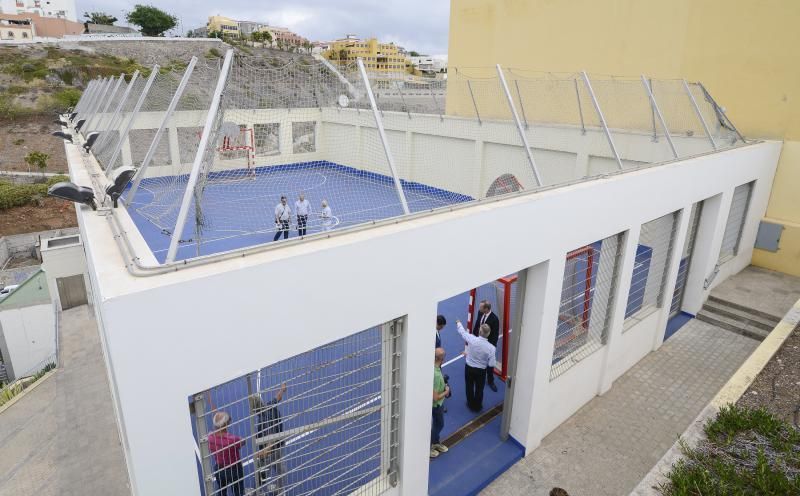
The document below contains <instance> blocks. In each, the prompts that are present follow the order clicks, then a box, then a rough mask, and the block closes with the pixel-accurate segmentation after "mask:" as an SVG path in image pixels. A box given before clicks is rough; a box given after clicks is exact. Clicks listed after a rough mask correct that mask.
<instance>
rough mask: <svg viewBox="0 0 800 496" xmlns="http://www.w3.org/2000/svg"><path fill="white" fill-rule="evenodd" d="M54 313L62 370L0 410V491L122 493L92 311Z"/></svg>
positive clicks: (40, 495)
mask: <svg viewBox="0 0 800 496" xmlns="http://www.w3.org/2000/svg"><path fill="white" fill-rule="evenodd" d="M61 319H62V320H61V322H62V325H61V357H62V364H63V368H61V369H59V370H58V371H57V372H56V373H55V374H54V375H53V376H52V377H50V378H49V379H48V380H46V381H45V382H44V383H42V384H40V385H39V386H38V387H36V388H35V389H33V390H32V391H30V392H29V393H28V394H27V395H25V397H23V398H21V399H20V400H19V401H18V402H17V403H16V404H14V405H13V406H11V408H9V409H8V410H6V411H5V412H3V413H2V414H0V496H12V495H13V496H22V495H37V496H56V495H58V496H72V495H82V496H83V495H109V496H110V495H114V496H118V495H119V496H124V495H126V494H130V489H129V488H128V475H127V471H126V468H125V460H124V458H123V453H122V447H121V446H120V442H119V436H118V434H117V424H116V422H115V420H114V412H113V409H112V403H111V401H112V400H111V392H110V390H109V387H108V380H107V376H106V369H105V364H104V363H103V356H102V353H101V349H100V340H99V336H98V333H97V326H96V324H95V320H94V315H93V314H91V313H90V311H89V309H88V307H86V306H85V305H84V306H81V307H77V308H73V309H70V310H66V311H64V312H63V313H62V317H61Z"/></svg>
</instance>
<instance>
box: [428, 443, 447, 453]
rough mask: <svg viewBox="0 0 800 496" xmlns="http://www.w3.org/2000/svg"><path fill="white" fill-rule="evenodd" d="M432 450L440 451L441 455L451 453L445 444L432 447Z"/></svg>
mask: <svg viewBox="0 0 800 496" xmlns="http://www.w3.org/2000/svg"><path fill="white" fill-rule="evenodd" d="M431 448H433V449H434V450H436V451H438V452H439V453H447V452H448V451H449V450H448V449H447V446H445V445H444V444H434V445H433V446H431Z"/></svg>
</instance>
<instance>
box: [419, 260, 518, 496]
mask: <svg viewBox="0 0 800 496" xmlns="http://www.w3.org/2000/svg"><path fill="white" fill-rule="evenodd" d="M517 284H518V277H517V274H511V275H508V276H504V277H501V278H499V279H497V280H495V281H491V282H488V283H486V284H483V285H481V286H479V287H477V288H472V289H470V290H468V291H465V292H463V293H461V294H458V295H456V296H453V297H451V298H448V299H446V300H444V301H441V302H440V303H439V305H438V314H439V315H440V316H442V317H444V320H445V321H446V323H445V324H444V326H443V327H442V329H441V330H439V331H438V333H439V339H440V342H441V347H442V348H443V349H444V351H445V356H444V360H443V361H442V363H441V371H442V374H443V376H444V377H445V378H446V379H447V384H448V386H449V387H450V391H451V395H450V397H448V398H445V399H444V403H443V405H442V408H443V417H444V425H443V428H442V429H441V432H440V433H439V440H440V443H441V444H442V445H444V446H445V448H446V449H447V451H446V452H440V453H438V454H436V455H435V456H434V454H433V453H432V456H431V463H430V469H429V479H428V493H429V494H430V495H432V496H436V495H446V494H473V493H475V492H477V490H479V489H480V488H482V487H484V486H485V485H486V484H488V482H490V481H491V480H493V479H494V478H495V477H496V476H497V475H499V474H500V473H502V472H503V471H505V470H506V469H507V468H508V467H509V466H511V465H512V464H513V463H515V462H516V461H517V460H519V459H520V458H521V457H522V456H523V453H524V449H523V448H522V446H520V445H519V444H518V443H516V442H515V441H514V440H513V439H509V438H508V437H507V436H504V433H503V422H502V420H503V410H504V408H507V405H508V403H507V401H506V400H507V398H508V395H507V388H506V381H507V378H508V371H509V362H510V359H511V355H512V353H514V351H515V350H514V344H513V342H514V340H513V339H512V338H513V337H514V334H513V333H514V325H513V322H514V321H515V315H516V310H517V306H518V304H519V299H518V295H519V291H518V287H517ZM457 322H460V323H461V326H462V327H463V328H464V330H465V332H467V333H470V334H471V335H473V336H475V337H474V338H472V339H478V336H479V335H480V331H479V329H480V327H481V325H482V324H486V325H487V326H489V329H490V333H489V336H487V337H485V338H484V339H485V341H487V342H489V344H492V345H493V346H494V356H493V358H494V367H493V368H492V369H491V376H490V375H489V373H488V371H487V372H486V374H485V379H484V381H481V382H480V383H479V384H478V386H480V384H483V387H482V391H481V392H482V397H481V398H480V399H479V400H478V402H479V405H475V404H474V403H475V398H474V397H473V398H471V399H472V400H473V404H469V403H470V402H469V401H468V397H467V388H468V384H467V383H468V380H469V381H470V382H472V380H470V379H468V378H467V375H468V374H469V373H473V372H474V371H472V372H470V371H468V367H467V365H468V364H467V356H466V354H465V353H466V352H468V351H469V348H468V347H469V345H468V344H467V343H466V342H465V339H464V338H463V337H462V336H461V335H460V334H459V332H458V330H457ZM433 324H434V322H431V325H432V326H433ZM482 346H483V345H482ZM472 358H476V357H472ZM470 363H474V361H473V360H471V361H470ZM472 368H473V369H474V368H475V367H472ZM490 377H491V379H490ZM476 406H479V407H480V408H476ZM432 442H433V440H432ZM432 451H436V450H435V449H434V450H432Z"/></svg>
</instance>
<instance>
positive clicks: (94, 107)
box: [81, 76, 114, 136]
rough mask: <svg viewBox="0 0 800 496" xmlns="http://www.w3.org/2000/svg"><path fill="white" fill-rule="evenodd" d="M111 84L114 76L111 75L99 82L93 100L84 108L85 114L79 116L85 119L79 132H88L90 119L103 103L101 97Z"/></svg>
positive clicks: (84, 133) (102, 97)
mask: <svg viewBox="0 0 800 496" xmlns="http://www.w3.org/2000/svg"><path fill="white" fill-rule="evenodd" d="M113 84H114V76H111V77H110V78H108V79H107V80H106V81H105V82H104V83H101V85H100V88H98V89H97V94H96V95H94V102H93V103H92V105H91V106H90V107H89V108H87V109H86V115H84V116H82V117H81V118H82V119H85V122H84V123H83V127H81V133H83V135H84V136H86V134H87V133H88V128H89V123H90V122H91V121H92V119H94V116H95V114H96V113H97V111H98V110H99V109H100V106H101V105H102V104H103V99H104V97H105V95H106V93H107V92H108V90H109V88H111V86H112V85H113Z"/></svg>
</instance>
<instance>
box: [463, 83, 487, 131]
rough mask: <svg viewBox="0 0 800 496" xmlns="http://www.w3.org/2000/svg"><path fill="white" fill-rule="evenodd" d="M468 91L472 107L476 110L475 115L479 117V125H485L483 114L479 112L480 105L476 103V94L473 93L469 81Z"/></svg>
mask: <svg viewBox="0 0 800 496" xmlns="http://www.w3.org/2000/svg"><path fill="white" fill-rule="evenodd" d="M467 89H468V90H469V97H470V98H471V99H472V107H473V108H474V109H475V115H476V116H477V117H478V124H479V125H481V126H482V125H483V121H482V120H481V113H480V112H479V111H478V103H477V102H476V101H475V94H474V93H473V92H472V82H471V81H470V80H469V79H467Z"/></svg>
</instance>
